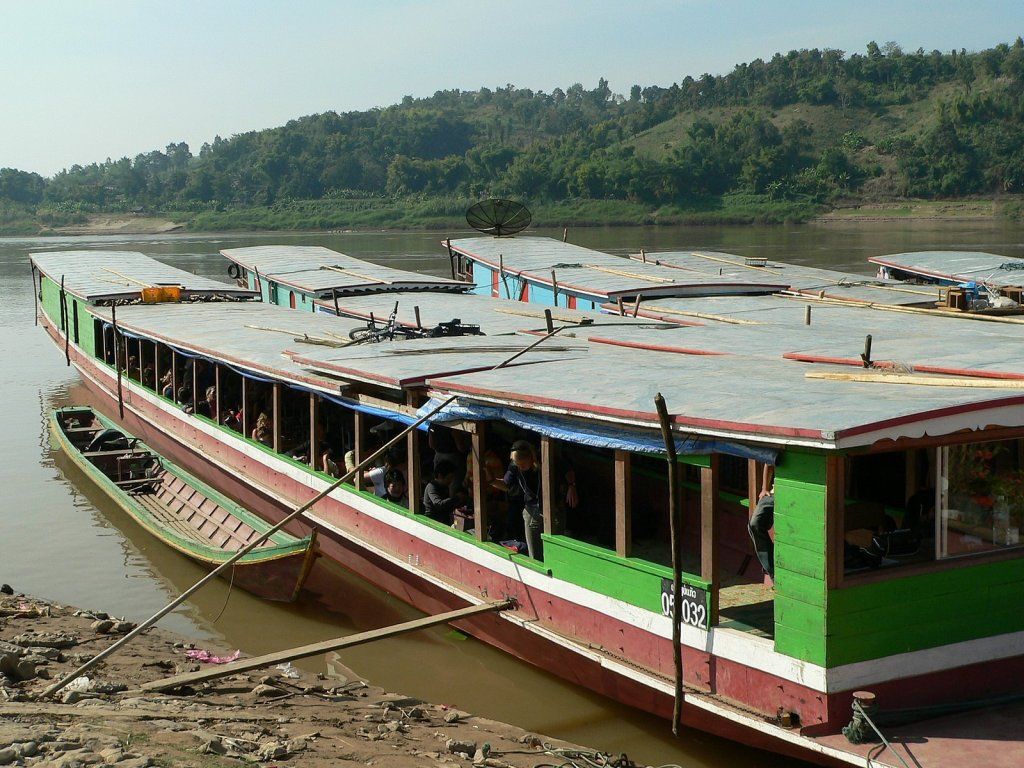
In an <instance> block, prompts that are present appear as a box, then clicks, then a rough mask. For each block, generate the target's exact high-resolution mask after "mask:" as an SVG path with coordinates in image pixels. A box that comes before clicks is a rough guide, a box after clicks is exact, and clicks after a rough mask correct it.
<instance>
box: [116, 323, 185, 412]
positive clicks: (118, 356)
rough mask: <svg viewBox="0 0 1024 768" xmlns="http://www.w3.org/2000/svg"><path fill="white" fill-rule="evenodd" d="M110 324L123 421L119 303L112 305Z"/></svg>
mask: <svg viewBox="0 0 1024 768" xmlns="http://www.w3.org/2000/svg"><path fill="white" fill-rule="evenodd" d="M110 325H111V327H112V328H113V329H114V370H116V371H117V413H118V415H120V417H121V420H122V421H123V420H124V394H123V392H122V389H121V342H120V341H118V339H117V304H111V305H110ZM175 394H177V393H175Z"/></svg>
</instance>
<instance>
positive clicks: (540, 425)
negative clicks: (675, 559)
mask: <svg viewBox="0 0 1024 768" xmlns="http://www.w3.org/2000/svg"><path fill="white" fill-rule="evenodd" d="M442 402H443V401H442V400H439V399H437V398H436V397H435V398H431V399H430V400H429V401H428V402H426V403H425V404H424V405H422V406H421V407H420V409H419V411H417V416H419V417H420V418H422V417H423V416H425V415H426V414H428V413H430V411H432V410H434V409H435V408H437V407H438V406H439V405H440V404H441V403H442ZM460 420H463V421H485V420H486V421H491V420H494V421H505V422H508V423H509V424H514V425H515V426H517V427H521V428H522V429H529V430H532V431H533V432H537V433H538V434H541V435H545V436H546V437H554V438H557V439H559V440H565V441H566V442H569V443H578V444H580V445H589V446H591V447H593V448H610V449H613V450H622V451H631V452H634V453H653V454H664V453H665V443H664V441H663V440H662V439H661V435H660V434H651V433H648V432H644V431H640V430H633V429H629V428H627V427H620V426H614V425H611V424H599V423H596V422H582V421H578V420H575V419H567V418H564V417H561V416H553V415H551V414H546V413H526V412H523V411H517V410H515V409H513V408H507V407H503V406H491V405H479V404H476V403H464V402H461V401H458V400H456V401H455V402H454V403H452V404H451V405H448V406H446V407H445V408H443V409H442V410H441V411H439V412H438V413H436V414H434V415H433V416H431V417H430V421H431V422H445V421H460ZM676 452H677V453H679V454H680V455H690V456H692V455H696V454H711V453H724V454H728V455H730V456H738V457H739V458H741V459H756V460H757V461H760V462H763V463H765V464H775V461H776V458H777V457H778V451H777V450H776V449H774V448H768V447H759V446H751V445H745V444H743V443H733V442H728V441H724V440H701V439H698V438H694V437H682V436H680V437H678V438H676Z"/></svg>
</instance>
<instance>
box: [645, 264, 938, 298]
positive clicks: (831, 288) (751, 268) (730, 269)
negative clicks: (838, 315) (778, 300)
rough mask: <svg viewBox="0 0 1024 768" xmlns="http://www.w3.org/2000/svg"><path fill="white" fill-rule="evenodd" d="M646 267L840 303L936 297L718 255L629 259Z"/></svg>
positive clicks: (916, 289)
mask: <svg viewBox="0 0 1024 768" xmlns="http://www.w3.org/2000/svg"><path fill="white" fill-rule="evenodd" d="M631 258H632V259H634V260H644V259H645V260H646V261H647V263H648V264H650V263H654V264H661V265H664V266H669V267H674V268H676V269H682V270H686V271H688V272H694V273H697V274H709V275H712V274H720V275H722V276H724V277H736V278H740V277H742V276H744V275H749V274H755V275H761V276H765V277H767V278H769V279H772V280H778V281H779V282H784V283H786V285H787V287H788V289H789V290H791V291H795V292H799V293H807V294H812V295H823V296H824V297H827V298H833V299H842V300H844V301H862V302H874V303H878V304H895V305H915V304H922V305H925V304H934V303H935V302H936V301H937V300H938V298H939V296H938V292H937V291H935V290H929V289H927V288H924V287H923V286H920V285H910V284H907V283H904V282H901V281H899V280H891V279H888V278H881V277H875V276H871V275H855V274H852V273H849V272H840V271H837V270H834V269H821V268H819V267H808V266H804V265H802V264H793V263H790V262H783V261H776V260H752V259H746V258H744V257H743V256H737V255H735V254H731V253H720V252H718V251H667V252H657V253H647V254H643V255H642V256H632V257H631Z"/></svg>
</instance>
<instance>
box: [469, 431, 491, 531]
mask: <svg viewBox="0 0 1024 768" xmlns="http://www.w3.org/2000/svg"><path fill="white" fill-rule="evenodd" d="M470 439H471V441H472V445H473V513H474V515H475V516H476V523H475V525H474V529H475V530H476V539H477V541H487V530H488V519H487V480H486V478H485V472H484V452H485V451H486V450H487V422H486V421H478V422H476V430H475V431H474V432H473V434H472V436H471V438H470Z"/></svg>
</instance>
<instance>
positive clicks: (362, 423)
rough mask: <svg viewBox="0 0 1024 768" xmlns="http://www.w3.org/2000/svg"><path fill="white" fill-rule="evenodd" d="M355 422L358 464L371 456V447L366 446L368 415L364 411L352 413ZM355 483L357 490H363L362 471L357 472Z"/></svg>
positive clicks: (353, 480)
mask: <svg viewBox="0 0 1024 768" xmlns="http://www.w3.org/2000/svg"><path fill="white" fill-rule="evenodd" d="M352 416H353V420H354V422H355V424H354V426H355V436H354V437H355V441H356V445H355V451H356V464H362V463H363V457H364V456H368V455H369V451H367V450H366V449H367V448H368V447H369V446H367V444H366V415H365V414H364V413H363V412H362V411H354V412H353V413H352ZM352 482H353V483H355V486H356V488H358V489H359V490H362V489H363V472H362V470H360V471H358V472H356V475H355V477H354V478H353V479H352Z"/></svg>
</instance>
